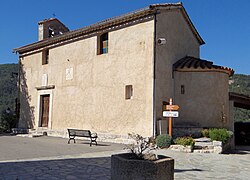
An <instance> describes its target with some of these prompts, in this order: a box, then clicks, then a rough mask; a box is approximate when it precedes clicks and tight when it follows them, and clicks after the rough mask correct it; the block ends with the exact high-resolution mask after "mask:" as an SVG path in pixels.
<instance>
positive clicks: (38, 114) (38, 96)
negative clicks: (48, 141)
mask: <svg viewBox="0 0 250 180" xmlns="http://www.w3.org/2000/svg"><path fill="white" fill-rule="evenodd" d="M44 95H49V122H48V127H41V126H40V124H41V121H42V120H41V117H42V116H41V113H42V103H41V100H42V96H44ZM37 98H38V99H37V107H38V108H37V118H36V119H37V120H36V127H37V128H48V129H51V128H52V105H53V103H52V99H53V91H52V90H51V89H50V90H40V91H38V95H37Z"/></svg>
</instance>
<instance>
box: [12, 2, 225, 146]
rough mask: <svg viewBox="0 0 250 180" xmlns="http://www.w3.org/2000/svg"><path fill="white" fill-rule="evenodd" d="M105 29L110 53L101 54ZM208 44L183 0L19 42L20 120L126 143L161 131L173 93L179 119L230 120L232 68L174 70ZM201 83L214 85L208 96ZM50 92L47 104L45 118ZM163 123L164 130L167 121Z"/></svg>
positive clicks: (200, 121) (195, 121) (201, 122)
mask: <svg viewBox="0 0 250 180" xmlns="http://www.w3.org/2000/svg"><path fill="white" fill-rule="evenodd" d="M46 22H47V21H46ZM46 22H44V23H43V22H40V23H39V24H40V25H39V26H40V28H42V27H41V25H43V27H47V26H46ZM48 22H50V23H52V22H51V21H48ZM58 22H60V21H57V23H58ZM55 24H56V23H55ZM59 24H60V27H65V28H66V26H62V25H61V23H59ZM54 29H57V28H54ZM64 30H65V31H67V29H64ZM104 33H107V38H108V52H107V53H104V54H100V53H99V49H98V48H99V47H100V46H101V45H100V37H101V36H102V35H103V34H104ZM159 39H160V40H161V39H163V42H165V43H161V42H160V41H159ZM202 44H204V42H203V40H202V38H201V37H200V36H199V34H198V32H197V31H196V29H195V27H194V26H193V24H192V22H191V20H190V19H189V17H188V15H187V13H186V11H185V9H184V7H183V6H182V4H180V3H177V4H159V5H151V6H149V7H148V8H145V9H143V10H138V11H136V12H133V13H129V14H126V15H124V16H119V17H115V18H111V19H109V20H106V21H103V22H101V23H97V24H95V25H92V26H89V27H85V28H82V29H79V30H75V31H69V32H66V33H64V34H56V36H54V37H51V38H49V39H47V40H42V41H38V42H37V43H33V44H30V45H27V46H23V47H21V48H17V49H15V50H14V51H16V52H18V53H19V55H20V60H19V63H20V73H19V74H20V102H21V111H20V120H19V127H20V128H34V129H36V130H37V131H50V132H51V133H48V135H50V134H58V135H60V134H62V135H63V136H65V135H66V134H65V133H66V130H67V128H77V129H90V130H91V131H92V132H97V133H98V135H99V137H100V139H102V140H104V141H105V140H107V141H113V142H114V141H115V142H122V143H123V142H125V141H126V139H127V137H128V136H127V134H128V133H131V132H135V133H138V134H141V135H142V136H155V135H157V134H159V126H158V123H157V119H164V117H162V103H163V101H168V100H169V98H173V99H174V102H175V103H178V104H179V105H180V107H181V109H180V114H181V116H180V118H178V119H177V120H176V121H177V122H178V123H180V124H182V125H187V124H195V125H197V126H199V127H203V126H213V125H215V126H226V127H227V126H228V123H227V124H222V123H221V122H220V117H221V116H220V115H221V112H223V113H224V114H225V117H228V116H229V110H228V109H229V105H228V103H229V102H228V101H227V93H228V86H227V85H226V84H227V81H228V74H226V73H223V72H221V71H219V72H214V73H207V72H200V73H197V72H194V73H192V72H191V73H187V74H185V76H183V75H181V74H183V73H182V72H175V71H174V69H173V64H174V63H176V62H177V61H178V60H180V59H181V58H183V57H185V56H193V57H196V58H199V46H200V45H202ZM44 58H48V59H46V61H44ZM206 82H207V83H206ZM182 84H185V86H186V88H187V92H188V93H187V94H186V95H185V96H182V95H180V94H179V86H180V85H182ZM128 86H129V87H130V91H132V92H130V96H131V97H130V98H127V93H128V92H127V87H128ZM203 86H204V87H203ZM201 88H204V90H207V89H208V91H207V92H206V93H205V94H203V95H202V96H200V94H201V93H202V92H201V91H200V89H201ZM45 97H48V98H47V99H46V102H49V104H48V107H47V112H46V113H47V114H46V118H47V122H46V123H45V125H44V124H43V120H42V117H43V116H42V115H43V113H44V110H43V108H44V104H43V103H45V101H44V100H45V99H44V98H45ZM207 103H209V106H208V105H207ZM213 103H215V106H214V105H213ZM205 111H206V112H205ZM191 112H192V113H193V114H192V113H191ZM211 112H213V113H211ZM162 122H163V124H162V125H161V127H163V130H162V131H163V132H166V130H167V123H166V122H167V121H162ZM53 132H55V133H53Z"/></svg>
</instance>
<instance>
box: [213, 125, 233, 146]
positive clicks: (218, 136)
mask: <svg viewBox="0 0 250 180" xmlns="http://www.w3.org/2000/svg"><path fill="white" fill-rule="evenodd" d="M231 136H232V133H231V132H230V131H227V130H226V129H224V128H223V129H218V128H213V129H209V137H210V138H211V140H213V141H222V143H226V142H227V141H228V139H229V138H230V137H231Z"/></svg>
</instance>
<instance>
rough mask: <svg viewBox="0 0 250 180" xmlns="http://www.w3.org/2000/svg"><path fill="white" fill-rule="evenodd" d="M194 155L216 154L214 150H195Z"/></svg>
mask: <svg viewBox="0 0 250 180" xmlns="http://www.w3.org/2000/svg"><path fill="white" fill-rule="evenodd" d="M193 152H194V153H214V149H194V151H193Z"/></svg>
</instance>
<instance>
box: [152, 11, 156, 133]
mask: <svg viewBox="0 0 250 180" xmlns="http://www.w3.org/2000/svg"><path fill="white" fill-rule="evenodd" d="M156 14H157V11H156V12H155V14H154V55H153V56H154V57H153V59H154V63H153V68H154V69H153V71H154V72H153V137H156V93H155V91H156V90H155V87H156V81H155V80H156V77H155V76H156V72H155V71H156V42H157V41H156Z"/></svg>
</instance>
